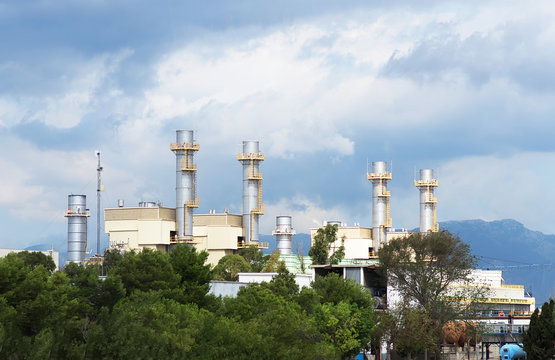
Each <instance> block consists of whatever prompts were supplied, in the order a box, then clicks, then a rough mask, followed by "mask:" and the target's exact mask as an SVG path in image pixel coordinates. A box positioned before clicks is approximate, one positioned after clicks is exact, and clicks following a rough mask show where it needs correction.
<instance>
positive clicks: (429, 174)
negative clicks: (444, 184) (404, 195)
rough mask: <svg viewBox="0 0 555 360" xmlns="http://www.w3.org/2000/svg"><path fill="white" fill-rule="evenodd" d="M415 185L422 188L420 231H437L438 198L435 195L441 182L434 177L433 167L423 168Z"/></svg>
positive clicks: (423, 232)
mask: <svg viewBox="0 0 555 360" xmlns="http://www.w3.org/2000/svg"><path fill="white" fill-rule="evenodd" d="M414 185H415V186H416V187H417V188H418V189H419V190H420V233H422V234H426V233H428V231H432V232H437V231H438V230H439V225H438V223H437V215H436V207H437V198H436V197H435V196H434V189H435V188H436V187H437V186H438V185H439V183H438V181H437V179H434V171H433V170H432V169H421V170H420V178H419V180H415V181H414Z"/></svg>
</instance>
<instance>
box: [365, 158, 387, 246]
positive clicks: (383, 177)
mask: <svg viewBox="0 0 555 360" xmlns="http://www.w3.org/2000/svg"><path fill="white" fill-rule="evenodd" d="M366 176H367V178H368V180H370V181H372V240H373V242H374V248H376V249H380V248H381V247H382V246H383V245H385V242H386V240H387V239H386V233H387V228H390V227H391V218H390V217H389V198H390V196H391V193H390V192H389V191H388V190H387V182H388V181H389V180H391V177H392V175H391V172H389V171H387V163H386V162H385V161H375V162H373V163H372V172H371V173H369V174H366Z"/></svg>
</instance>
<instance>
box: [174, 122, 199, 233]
mask: <svg viewBox="0 0 555 360" xmlns="http://www.w3.org/2000/svg"><path fill="white" fill-rule="evenodd" d="M197 150H198V145H197V144H196V143H195V141H194V132H193V130H177V131H176V143H175V144H172V151H174V152H175V223H176V226H175V227H176V232H177V237H178V239H181V240H182V239H190V238H192V236H193V208H194V207H196V206H197V204H196V199H195V195H196V191H195V185H196V165H194V153H195V151H197Z"/></svg>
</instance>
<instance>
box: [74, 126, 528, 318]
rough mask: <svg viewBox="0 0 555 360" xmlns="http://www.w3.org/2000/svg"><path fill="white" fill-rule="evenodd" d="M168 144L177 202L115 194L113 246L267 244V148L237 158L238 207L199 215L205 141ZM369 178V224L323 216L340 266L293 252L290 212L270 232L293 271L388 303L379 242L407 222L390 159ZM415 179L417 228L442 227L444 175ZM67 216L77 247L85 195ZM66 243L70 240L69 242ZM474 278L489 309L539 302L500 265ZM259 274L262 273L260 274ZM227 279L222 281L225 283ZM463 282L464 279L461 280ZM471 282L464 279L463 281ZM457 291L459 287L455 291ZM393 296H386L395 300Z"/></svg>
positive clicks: (225, 249)
mask: <svg viewBox="0 0 555 360" xmlns="http://www.w3.org/2000/svg"><path fill="white" fill-rule="evenodd" d="M170 150H171V151H172V152H174V153H175V157H176V167H175V171H176V186H175V191H176V206H175V208H170V207H164V206H162V205H161V204H160V203H156V202H141V203H139V204H138V206H131V207H129V206H125V205H124V202H123V200H120V201H118V207H116V208H106V209H105V210H104V220H105V226H104V229H105V231H106V233H108V234H109V238H110V248H112V249H120V250H122V251H129V250H141V249H143V248H151V249H157V250H162V251H169V250H171V247H172V246H173V245H174V244H177V243H187V244H191V245H192V246H195V247H196V248H197V249H198V250H206V251H207V252H208V254H209V257H208V262H209V263H210V264H212V265H216V264H217V263H218V261H219V260H220V259H221V258H222V257H223V256H225V255H229V254H233V253H234V252H236V251H237V250H238V249H240V248H242V247H247V246H251V245H254V246H257V247H259V248H267V247H268V244H267V243H263V242H260V237H259V231H260V230H259V219H260V216H262V215H263V214H264V210H265V209H264V204H263V202H262V180H263V176H262V172H261V171H260V167H261V164H262V162H263V161H264V160H265V155H264V154H263V153H262V152H261V151H260V145H259V142H258V141H243V144H242V152H241V153H239V154H237V156H236V159H237V161H239V162H240V164H241V166H242V174H243V177H242V189H243V192H242V199H243V206H242V212H241V214H231V213H229V211H227V210H224V211H223V212H222V213H216V211H215V210H210V211H209V213H208V214H197V213H195V211H196V209H197V208H198V206H199V196H198V194H197V191H196V172H197V170H198V168H197V164H196V162H195V154H196V152H198V151H199V150H200V145H199V144H198V143H197V142H196V140H195V138H194V132H193V131H192V130H177V132H176V142H175V143H172V144H170ZM366 176H367V179H368V180H369V181H370V182H371V189H372V190H371V195H370V196H369V201H371V202H372V226H371V227H362V226H360V224H358V223H355V224H354V225H353V226H348V225H347V224H346V223H344V222H341V221H324V222H323V223H322V225H323V226H326V225H328V224H330V225H337V234H336V235H337V241H336V242H335V243H334V244H332V246H331V247H332V250H333V248H338V247H340V246H344V249H345V258H344V259H343V260H342V261H341V262H340V263H339V264H337V265H331V266H330V265H312V263H311V259H310V257H308V256H300V255H299V254H295V253H294V252H293V249H292V237H293V236H294V235H295V234H296V231H295V230H294V229H293V219H292V217H291V216H286V215H283V216H278V217H276V226H275V228H274V230H273V232H272V234H273V235H274V236H275V237H276V246H277V249H278V250H279V251H280V257H281V260H283V261H284V262H285V264H286V266H287V268H288V269H289V270H290V271H291V272H293V273H295V274H304V275H303V278H305V277H306V276H311V277H312V278H313V277H314V276H316V275H323V274H326V273H329V272H335V273H338V274H340V275H342V276H343V277H345V278H350V279H353V280H354V281H356V282H357V283H359V284H361V285H363V286H364V287H366V288H368V289H370V291H371V292H372V294H373V295H374V297H375V299H376V305H377V306H378V307H382V308H385V307H386V306H387V303H386V298H385V295H386V293H390V294H389V296H388V299H389V300H390V301H392V302H394V301H395V291H393V290H391V289H389V291H388V289H387V284H386V283H385V281H384V279H382V278H381V277H380V275H379V274H378V273H377V272H376V269H377V267H379V259H378V256H377V254H378V252H379V249H380V248H381V247H382V246H384V245H385V244H387V242H389V241H391V239H394V238H398V237H404V236H407V235H409V232H408V230H407V229H404V228H400V229H399V228H394V227H393V221H392V219H391V215H390V213H391V208H390V197H391V192H390V191H389V190H388V183H389V181H391V180H392V178H393V176H392V171H391V168H390V167H388V164H387V163H386V162H385V161H376V162H373V163H372V167H371V171H367V174H366ZM414 185H415V187H416V188H417V190H418V191H419V194H420V228H419V232H420V233H423V234H425V233H428V232H437V231H439V226H438V223H437V197H436V196H435V190H436V188H437V187H438V185H439V181H438V180H437V178H436V177H435V176H434V171H433V170H432V169H421V170H419V173H418V177H417V178H416V179H415V180H414ZM68 203H69V205H68V212H67V215H66V216H68V218H69V219H70V220H72V223H71V224H70V225H68V226H69V228H70V229H72V232H71V233H70V240H68V241H69V242H68V244H69V245H71V247H72V249H79V251H82V249H83V245H82V244H83V234H85V240H84V241H85V244H86V218H87V216H88V210H87V209H86V204H85V198H84V196H82V195H70V199H69V202H68ZM317 231H318V228H313V229H310V234H311V239H312V241H314V236H315V235H316V233H317ZM69 245H68V246H69ZM79 251H76V254H75V255H74V256H73V257H72V258H71V259H72V261H82V258H81V254H82V255H83V256H84V253H80V252H79ZM253 276H254V278H252V279H251V277H252V276H251V277H249V276H243V280H242V281H243V282H245V283H247V282H251V281H259V279H266V278H268V276H267V275H258V276H256V275H253ZM472 276H473V277H474V279H475V282H476V284H484V283H487V286H488V287H489V288H491V289H492V291H493V292H492V295H491V296H490V297H489V298H488V299H485V300H484V302H483V307H484V309H483V310H484V311H486V310H487V311H489V310H491V309H493V310H494V311H496V312H497V314H499V313H500V312H503V313H505V312H507V313H509V312H511V313H512V314H516V313H520V314H528V313H529V311H530V310H531V309H532V308H533V306H534V305H535V302H534V299H533V298H530V297H527V296H525V294H524V289H523V287H520V286H518V285H505V284H503V283H502V280H501V275H500V272H491V271H482V270H477V271H475V272H474V273H473V275H472ZM257 279H258V280H257ZM221 286H223V285H221ZM461 286H463V285H461ZM464 286H467V285H464ZM454 290H456V289H455V288H454V289H453V291H454ZM390 301H388V302H390Z"/></svg>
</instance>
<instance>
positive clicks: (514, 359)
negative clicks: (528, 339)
mask: <svg viewBox="0 0 555 360" xmlns="http://www.w3.org/2000/svg"><path fill="white" fill-rule="evenodd" d="M499 358H500V359H501V360H524V359H526V352H525V351H524V349H523V348H522V344H505V345H503V346H501V349H499Z"/></svg>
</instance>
